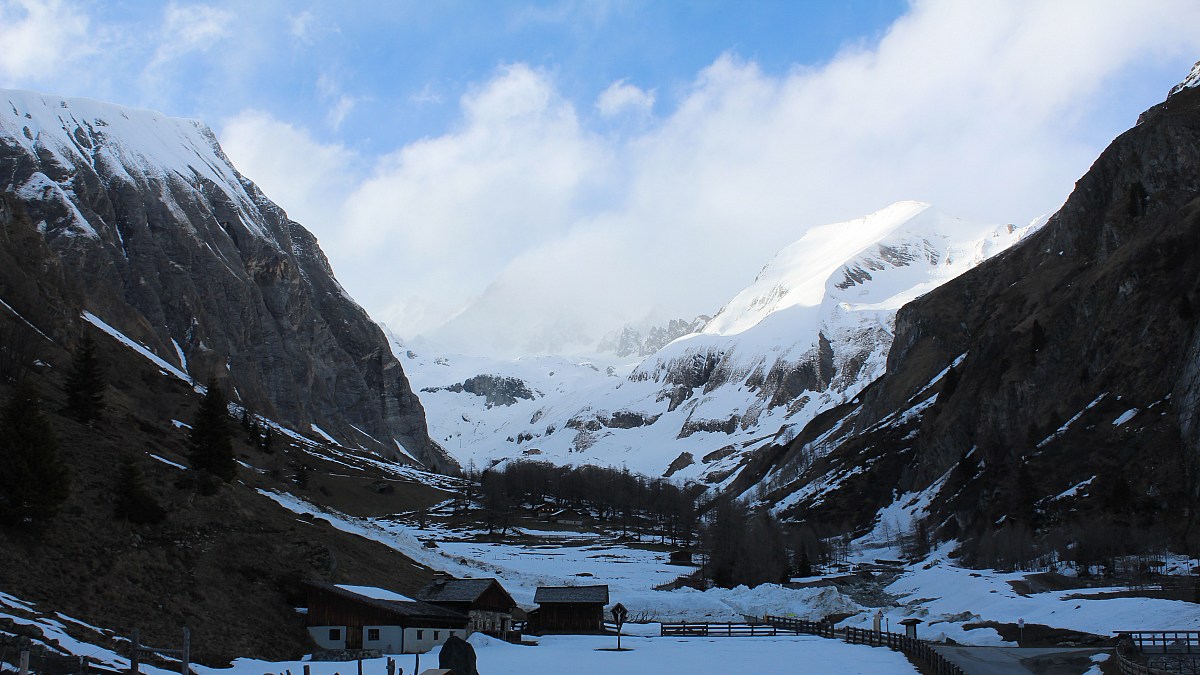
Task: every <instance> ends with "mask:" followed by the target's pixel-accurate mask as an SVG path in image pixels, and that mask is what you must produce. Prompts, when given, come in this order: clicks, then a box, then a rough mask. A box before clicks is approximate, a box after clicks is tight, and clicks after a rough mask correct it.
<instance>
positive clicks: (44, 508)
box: [0, 381, 70, 525]
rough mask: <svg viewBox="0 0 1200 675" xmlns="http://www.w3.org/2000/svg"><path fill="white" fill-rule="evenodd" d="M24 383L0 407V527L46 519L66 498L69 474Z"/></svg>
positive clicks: (30, 388)
mask: <svg viewBox="0 0 1200 675" xmlns="http://www.w3.org/2000/svg"><path fill="white" fill-rule="evenodd" d="M57 450H58V441H57V439H56V438H55V435H54V430H53V429H51V427H50V421H49V420H47V419H46V416H45V414H44V413H43V412H42V407H41V402H40V401H39V400H38V395H37V391H36V390H35V389H34V387H33V385H32V384H30V383H29V382H28V381H22V382H21V383H20V384H18V385H17V388H16V390H15V391H14V392H13V394H12V396H11V397H10V398H9V400H8V401H7V402H6V403H5V404H4V407H3V409H0V468H2V470H0V524H5V525H23V524H31V523H37V522H40V521H47V520H50V519H52V518H53V517H54V515H55V513H56V511H57V509H58V506H59V505H60V504H62V502H63V501H64V500H66V498H67V496H68V495H69V494H70V473H69V472H68V470H67V467H66V466H65V465H64V464H63V463H62V462H61V461H59V459H58V453H57Z"/></svg>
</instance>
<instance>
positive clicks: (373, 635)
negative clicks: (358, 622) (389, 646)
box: [367, 628, 379, 642]
mask: <svg viewBox="0 0 1200 675" xmlns="http://www.w3.org/2000/svg"><path fill="white" fill-rule="evenodd" d="M367 639H368V640H371V641H372V642H378V641H379V629H378V628H368V629H367Z"/></svg>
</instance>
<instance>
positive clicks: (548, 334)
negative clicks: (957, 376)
mask: <svg viewBox="0 0 1200 675" xmlns="http://www.w3.org/2000/svg"><path fill="white" fill-rule="evenodd" d="M1197 25H1200V3H1196V2H1194V0H1146V1H1144V2H1137V3H1131V2H1127V1H1126V0H978V1H971V2H966V1H963V0H916V1H914V2H912V3H909V2H893V1H886V0H861V1H858V2H816V1H810V2H802V1H800V0H794V1H791V2H784V1H780V2H753V1H748V0H742V1H739V2H717V1H715V0H697V1H696V2H682V1H668V0H659V1H656V2H635V1H632V0H631V1H622V0H592V1H569V0H568V1H557V2H535V3H530V2H499V1H484V0H479V1H474V2H466V1H446V2H428V1H419V2H417V1H414V2H399V1H397V2H365V1H358V2H354V1H351V2H339V3H333V2H298V1H283V0H278V1H271V0H259V1H257V2H241V1H237V2H234V1H222V0H212V1H209V2H192V1H182V0H181V1H177V2H128V1H126V2H121V1H116V2H101V1H99V0H36V1H35V0H0V44H2V45H4V49H3V50H0V86H3V87H12V88H27V89H34V90H39V91H44V92H49V93H55V94H61V95H65V96H89V97H93V98H100V99H104V100H109V101H113V102H117V103H121V104H124V105H131V106H138V107H149V108H154V109H158V110H162V111H164V112H166V113H168V114H171V115H177V116H184V117H194V118H199V119H203V120H204V121H206V122H207V123H208V124H209V125H210V126H211V127H212V128H213V129H214V130H215V131H216V132H217V134H218V136H219V137H220V139H221V142H222V144H223V146H224V147H225V150H226V152H227V154H229V156H230V157H231V158H232V160H233V161H234V163H235V165H236V166H238V167H239V169H241V170H242V172H243V173H245V174H246V175H247V176H249V177H250V178H251V179H253V180H255V181H256V182H257V183H258V184H259V185H260V186H261V187H262V188H263V189H264V191H265V192H266V193H267V194H268V195H269V196H271V197H272V198H273V199H274V200H276V201H277V202H278V203H280V204H281V205H282V206H283V207H284V208H285V209H287V211H288V213H289V214H290V215H291V216H292V217H293V218H295V219H296V220H298V221H300V222H301V223H303V224H304V225H305V226H306V227H308V228H309V229H310V230H312V231H313V232H314V233H316V234H317V236H318V238H319V239H320V241H321V244H322V247H323V248H324V250H325V251H326V253H327V254H328V255H329V257H330V260H331V262H332V264H333V266H334V269H335V272H336V273H337V274H338V276H339V278H340V279H341V280H342V282H343V284H344V285H345V286H346V287H347V289H348V290H349V291H350V293H351V294H352V295H353V296H354V297H355V298H356V299H358V300H359V301H360V302H361V303H362V304H363V305H364V307H366V308H367V309H368V311H370V312H371V314H372V315H373V316H375V317H376V318H377V319H380V320H382V321H385V322H387V323H388V324H389V326H391V327H393V328H394V329H395V330H396V332H397V333H398V334H400V335H401V336H402V337H404V338H406V339H407V338H415V337H418V336H432V337H433V338H434V339H438V340H442V341H444V342H447V343H449V342H455V341H457V342H458V343H459V345H460V346H462V348H464V349H472V350H484V351H493V352H496V353H524V352H529V351H544V350H547V349H550V350H554V349H573V348H576V347H579V346H580V343H581V342H586V341H587V340H589V339H595V338H597V337H599V336H600V335H601V334H603V333H605V332H607V331H609V330H613V329H615V328H616V327H619V326H620V325H621V324H623V323H626V322H657V321H663V320H665V319H667V318H672V317H687V318H690V317H692V316H695V315H697V314H701V313H705V314H712V313H714V312H715V311H716V310H717V309H718V308H719V307H720V305H721V304H722V303H724V302H725V301H726V300H728V299H729V298H731V297H732V296H733V295H734V294H736V293H737V292H738V290H740V289H741V288H742V287H743V286H745V285H746V284H748V283H749V282H750V281H751V280H752V279H753V278H754V276H755V274H756V273H757V271H758V269H759V268H760V267H761V266H762V265H763V264H764V263H765V262H766V261H767V260H768V259H770V257H771V256H772V255H773V254H774V252H775V251H777V250H778V249H780V248H782V247H784V246H786V245H787V244H789V243H791V242H792V241H795V240H796V239H798V238H799V237H800V236H801V235H802V234H803V233H804V231H805V230H806V229H807V228H808V227H811V226H814V225H819V224H822V223H826V222H834V221H840V220H849V219H852V218H855V217H857V216H861V215H864V214H866V213H870V212H872V211H875V210H877V209H879V208H882V207H884V206H886V205H888V204H889V203H892V202H894V201H897V200H901V199H917V200H922V201H928V202H931V203H933V204H934V205H935V206H937V207H939V208H940V209H942V210H944V211H946V212H949V213H951V214H954V215H957V216H961V217H964V218H967V219H971V220H977V221H982V222H994V223H1009V222H1011V223H1025V222H1028V221H1029V220H1032V219H1033V218H1034V217H1036V216H1039V215H1042V214H1045V213H1048V212H1051V211H1053V210H1054V209H1056V208H1057V206H1058V205H1059V204H1061V203H1062V201H1063V200H1064V199H1065V198H1066V197H1067V195H1068V194H1069V192H1070V189H1071V187H1072V185H1073V183H1074V181H1075V180H1076V179H1077V178H1078V177H1079V176H1080V175H1082V173H1083V172H1084V171H1086V169H1087V167H1088V166H1089V165H1090V164H1091V162H1092V161H1093V160H1094V159H1095V157H1096V156H1097V155H1098V153H1099V152H1100V151H1101V150H1102V149H1103V148H1104V146H1105V145H1107V144H1108V142H1109V141H1110V140H1111V139H1112V138H1113V137H1114V136H1116V135H1117V134H1119V133H1120V132H1121V131H1123V130H1125V129H1126V128H1128V127H1130V126H1131V125H1132V124H1133V123H1134V121H1135V120H1136V118H1137V115H1138V113H1140V112H1141V111H1142V110H1144V109H1145V108H1147V107H1149V106H1150V105H1153V104H1154V103H1156V102H1158V101H1161V100H1162V99H1163V97H1164V96H1165V94H1166V91H1167V90H1168V89H1169V88H1170V87H1171V86H1172V85H1173V84H1175V83H1176V82H1178V81H1180V80H1181V79H1182V78H1183V77H1184V76H1185V75H1186V74H1187V72H1188V70H1189V69H1190V67H1191V64H1192V63H1193V62H1194V61H1195V60H1196V59H1197V58H1200V33H1197V32H1196V31H1195V30H1194V27H1195V26H1197Z"/></svg>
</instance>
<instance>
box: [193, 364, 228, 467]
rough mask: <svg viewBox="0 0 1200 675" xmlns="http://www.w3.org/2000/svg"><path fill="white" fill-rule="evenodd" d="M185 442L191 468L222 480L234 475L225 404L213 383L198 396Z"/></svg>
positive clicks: (218, 388)
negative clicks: (198, 402)
mask: <svg viewBox="0 0 1200 675" xmlns="http://www.w3.org/2000/svg"><path fill="white" fill-rule="evenodd" d="M188 446H189V460H190V461H191V465H192V467H191V468H192V470H193V471H196V472H199V473H202V474H204V473H207V474H210V475H212V476H215V477H217V478H219V479H220V480H222V481H225V482H226V483H228V482H229V481H231V480H233V477H234V476H235V475H237V465H236V464H235V463H234V461H233V444H232V442H231V440H230V431H229V404H228V402H227V401H226V399H225V393H224V392H223V391H221V389H220V387H218V386H217V385H216V383H209V385H208V391H207V392H205V394H204V398H202V399H200V408H199V410H197V411H196V416H195V418H193V419H192V430H191V433H189V434H188Z"/></svg>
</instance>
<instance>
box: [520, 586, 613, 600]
mask: <svg viewBox="0 0 1200 675" xmlns="http://www.w3.org/2000/svg"><path fill="white" fill-rule="evenodd" d="M533 601H534V602H536V603H537V604H539V605H544V604H554V603H565V602H587V603H600V604H602V605H607V604H608V585H607V584H606V585H603V586H538V589H537V592H536V593H534V594H533Z"/></svg>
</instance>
